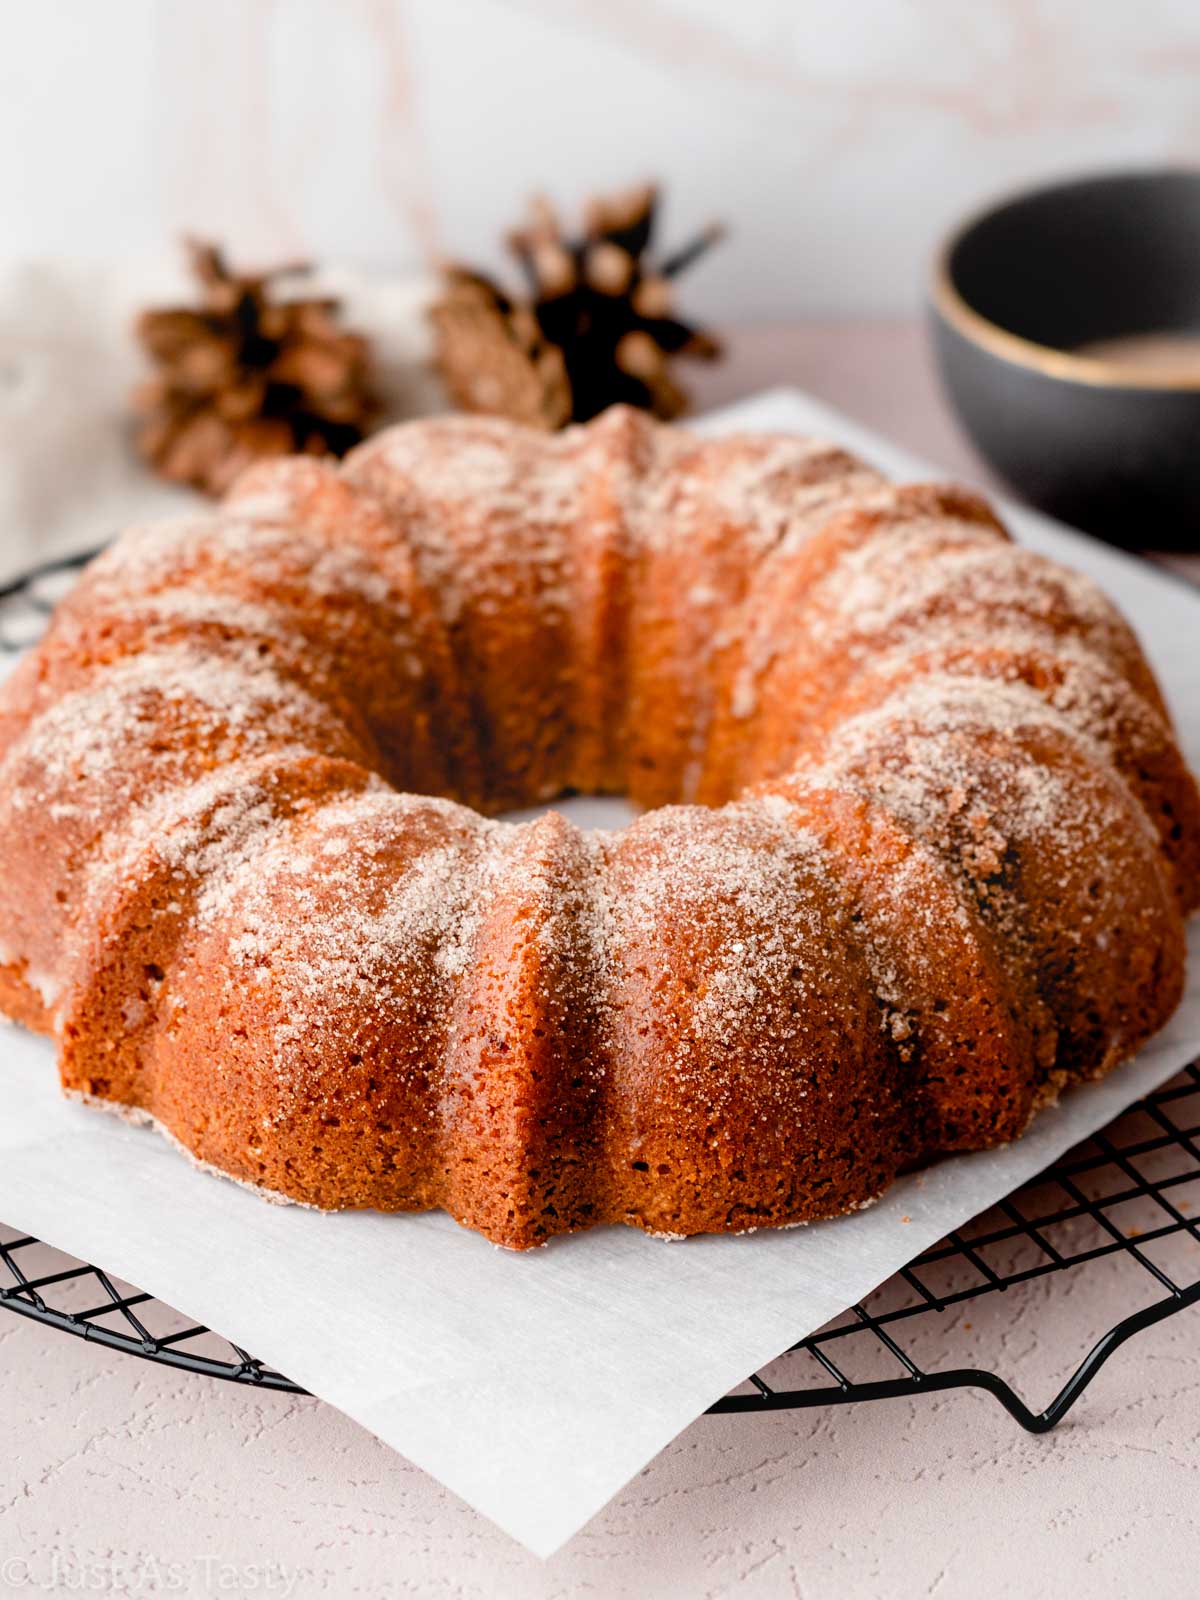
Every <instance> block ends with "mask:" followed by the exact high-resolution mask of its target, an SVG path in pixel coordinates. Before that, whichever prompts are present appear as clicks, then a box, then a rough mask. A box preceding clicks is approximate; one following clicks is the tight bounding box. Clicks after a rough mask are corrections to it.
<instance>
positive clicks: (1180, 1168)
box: [0, 561, 1200, 1433]
mask: <svg viewBox="0 0 1200 1600" xmlns="http://www.w3.org/2000/svg"><path fill="white" fill-rule="evenodd" d="M78 565H79V562H78V561H63V562H59V563H56V564H54V565H52V566H49V567H43V568H41V569H39V570H38V571H37V572H36V573H32V574H30V575H29V576H28V577H27V578H25V579H22V580H21V581H19V582H17V583H13V584H10V585H8V586H7V587H5V588H0V670H3V667H4V666H5V664H6V658H7V660H8V661H11V659H12V658H13V657H14V656H15V655H17V654H19V653H20V652H21V651H22V650H24V649H26V648H27V647H28V646H29V645H31V644H33V643H34V642H35V641H36V640H37V638H38V637H39V635H40V634H41V631H42V629H43V628H44V627H45V623H46V617H47V615H48V613H49V611H50V610H51V609H52V607H53V605H54V603H55V602H56V601H57V600H58V599H59V598H60V597H61V595H62V593H63V592H64V591H65V590H66V589H67V588H68V587H69V586H70V584H71V582H72V580H73V576H74V570H75V568H76V567H77V566H78ZM1084 1273H1087V1274H1089V1275H1103V1276H1102V1281H1101V1282H1100V1283H1099V1285H1098V1287H1099V1288H1100V1289H1101V1291H1102V1293H1101V1295H1100V1296H1099V1297H1098V1298H1099V1300H1100V1302H1101V1303H1103V1304H1105V1305H1107V1306H1109V1307H1110V1308H1111V1310H1112V1311H1113V1312H1117V1313H1119V1315H1118V1316H1117V1320H1115V1321H1114V1322H1112V1323H1111V1325H1109V1326H1107V1327H1106V1328H1096V1327H1092V1328H1086V1327H1085V1328H1083V1329H1081V1330H1080V1329H1076V1330H1075V1335H1074V1337H1077V1340H1078V1342H1077V1343H1072V1338H1073V1335H1072V1334H1071V1333H1070V1332H1069V1331H1067V1330H1066V1329H1065V1328H1063V1327H1062V1326H1061V1324H1062V1323H1064V1322H1066V1321H1069V1320H1070V1319H1069V1318H1066V1317H1063V1316H1060V1317H1059V1319H1058V1322H1059V1324H1060V1326H1057V1327H1056V1329H1055V1334H1054V1337H1053V1339H1046V1338H1042V1339H1041V1340H1039V1341H1037V1343H1038V1348H1039V1350H1040V1352H1041V1355H1042V1358H1043V1360H1042V1365H1043V1366H1045V1367H1046V1370H1045V1371H1044V1372H1040V1373H1039V1374H1037V1376H1038V1377H1039V1378H1040V1380H1041V1381H1048V1380H1049V1381H1052V1382H1053V1383H1054V1385H1055V1387H1056V1392H1055V1394H1054V1398H1053V1399H1052V1400H1051V1401H1050V1403H1049V1404H1048V1405H1047V1406H1045V1407H1044V1408H1043V1409H1042V1410H1040V1411H1035V1410H1033V1409H1032V1407H1031V1406H1030V1405H1029V1404H1028V1403H1027V1402H1026V1401H1025V1400H1024V1399H1022V1397H1021V1396H1020V1395H1019V1394H1018V1393H1017V1391H1016V1389H1015V1388H1014V1387H1013V1386H1012V1384H1011V1383H1010V1382H1009V1380H1008V1378H1006V1377H1004V1376H1002V1375H1001V1372H1000V1371H998V1370H993V1368H992V1367H991V1366H984V1365H981V1364H980V1361H981V1358H984V1359H990V1358H992V1357H993V1356H995V1355H996V1354H997V1351H998V1354H999V1356H1000V1357H1001V1358H1004V1356H1005V1353H1006V1347H1007V1346H1008V1345H1009V1343H1010V1342H1011V1340H1010V1339H1009V1335H1010V1334H1011V1332H1012V1329H1013V1327H1014V1326H1015V1325H1016V1324H1017V1323H1019V1322H1020V1321H1021V1319H1022V1318H1026V1317H1028V1316H1029V1315H1031V1314H1032V1315H1033V1316H1034V1318H1035V1319H1039V1318H1041V1321H1042V1331H1043V1332H1044V1318H1042V1317H1041V1314H1042V1312H1043V1311H1044V1310H1045V1308H1046V1296H1043V1297H1042V1298H1040V1299H1039V1298H1038V1293H1039V1290H1040V1289H1042V1288H1045V1290H1046V1294H1047V1295H1050V1294H1052V1295H1053V1298H1054V1299H1055V1300H1056V1301H1058V1302H1059V1303H1060V1308H1061V1305H1062V1304H1064V1303H1069V1302H1070V1300H1071V1291H1072V1290H1073V1289H1074V1288H1076V1287H1078V1286H1079V1285H1080V1283H1081V1278H1080V1274H1084ZM1002 1297H1004V1298H1003V1299H1002ZM1197 1301H1200V1061H1198V1062H1196V1063H1194V1064H1193V1065H1192V1066H1190V1067H1188V1068H1186V1069H1185V1071H1184V1072H1182V1073H1181V1074H1180V1075H1179V1076H1178V1077H1177V1078H1175V1079H1174V1080H1173V1081H1172V1082H1171V1083H1169V1084H1168V1085H1167V1086H1166V1087H1165V1088H1162V1089H1159V1090H1158V1091H1156V1092H1155V1093H1154V1094H1151V1095H1148V1096H1147V1097H1146V1098H1145V1099H1144V1100H1141V1101H1139V1102H1138V1103H1137V1105H1135V1106H1133V1107H1132V1108H1131V1109H1130V1110H1129V1111H1127V1112H1125V1113H1124V1115H1123V1116H1121V1117H1120V1118H1119V1119H1118V1120H1117V1122H1115V1123H1114V1124H1113V1125H1112V1126H1111V1127H1110V1128H1108V1129H1107V1130H1106V1131H1105V1132H1103V1133H1099V1134H1096V1135H1095V1136H1094V1137H1093V1138H1091V1139H1090V1140H1088V1141H1087V1142H1086V1143H1085V1144H1083V1145H1081V1146H1080V1147H1079V1148H1077V1149H1076V1150H1073V1151H1071V1152H1070V1153H1069V1154H1068V1155H1066V1156H1064V1157H1063V1158H1062V1159H1061V1160H1060V1161H1058V1162H1056V1163H1055V1164H1054V1165H1053V1166H1052V1167H1050V1168H1049V1169H1048V1170H1047V1171H1046V1172H1044V1173H1043V1174H1042V1175H1041V1177H1039V1178H1037V1179H1035V1180H1034V1181H1033V1182H1032V1183H1029V1184H1027V1185H1025V1187H1023V1188H1022V1189H1019V1190H1017V1191H1016V1192H1015V1193H1014V1194H1012V1195H1011V1196H1010V1197H1009V1198H1008V1199H1007V1200H1004V1201H1002V1202H1001V1203H1000V1205H998V1206H996V1207H994V1208H993V1209H992V1210H991V1211H988V1212H985V1213H984V1214H983V1215H982V1216H980V1217H977V1218H976V1219H975V1221H974V1222H972V1223H971V1224H969V1225H968V1226H967V1227H965V1228H963V1229H962V1230H960V1231H957V1232H955V1233H951V1234H950V1235H948V1237H947V1238H945V1239H944V1240H942V1241H941V1243H940V1244H937V1245H935V1246H934V1247H933V1249H931V1250H927V1251H926V1252H925V1253H924V1254H923V1255H920V1256H917V1257H916V1258H915V1259H914V1260H913V1261H912V1262H911V1263H910V1264H909V1265H908V1266H907V1267H905V1268H904V1269H903V1270H902V1271H901V1272H899V1273H897V1274H896V1275H895V1276H894V1277H893V1278H890V1279H889V1280H888V1282H887V1283H885V1284H883V1285H882V1286H881V1287H880V1288H879V1289H877V1290H876V1291H875V1292H874V1294H872V1295H869V1296H868V1297H867V1299H866V1300H865V1301H864V1302H863V1303H862V1304H861V1305H856V1306H852V1307H851V1308H850V1310H849V1311H847V1312H846V1313H845V1314H844V1315H843V1316H840V1317H838V1318H837V1319H836V1320H835V1321H834V1322H832V1323H830V1324H829V1325H828V1326H827V1327H824V1328H822V1329H820V1330H819V1331H818V1332H817V1333H814V1334H812V1335H810V1336H809V1337H808V1338H806V1339H802V1340H800V1342H799V1343H798V1344H796V1345H794V1346H793V1347H792V1348H791V1349H790V1350H789V1351H787V1352H786V1354H785V1355H783V1356H781V1357H780V1358H779V1359H778V1360H777V1361H774V1362H772V1363H771V1364H770V1365H769V1366H768V1367H766V1368H764V1369H763V1371H761V1372H758V1373H755V1374H754V1375H753V1376H752V1377H750V1378H748V1379H747V1380H746V1382H745V1383H744V1384H740V1385H739V1386H738V1388H737V1389H736V1390H735V1391H734V1392H733V1393H732V1394H729V1395H726V1396H725V1398H724V1399H723V1400H719V1401H717V1403H716V1404H715V1405H714V1406H711V1407H710V1408H709V1409H710V1411H712V1412H717V1413H720V1412H724V1413H729V1412H734V1413H743V1414H747V1413H755V1412H764V1411H783V1410H791V1409H796V1408H799V1407H807V1406H827V1405H845V1404H850V1403H853V1402H858V1401H864V1400H881V1399H896V1398H899V1397H902V1396H906V1395H908V1396H912V1395H920V1394H929V1393H936V1392H940V1391H944V1390H948V1389H971V1388H973V1389H982V1390H984V1391H985V1392H987V1393H989V1394H991V1395H992V1396H994V1397H995V1399H997V1400H998V1401H999V1402H1000V1404H1001V1405H1003V1406H1004V1408H1005V1409H1006V1410H1007V1411H1008V1412H1009V1413H1010V1414H1011V1415H1012V1416H1013V1417H1014V1418H1015V1419H1016V1420H1017V1422H1019V1423H1020V1424H1021V1426H1022V1427H1023V1428H1027V1429H1028V1430H1029V1431H1030V1432H1033V1433H1043V1432H1045V1431H1047V1430H1048V1429H1050V1428H1053V1427H1054V1426H1055V1424H1056V1423H1058V1422H1060V1421H1061V1420H1062V1418H1063V1417H1064V1416H1065V1415H1066V1414H1067V1412H1068V1411H1069V1410H1070V1409H1071V1407H1072V1406H1073V1405H1074V1404H1075V1402H1076V1401H1077V1400H1078V1399H1079V1397H1080V1395H1081V1394H1082V1393H1083V1392H1084V1390H1085V1389H1086V1388H1087V1387H1088V1385H1089V1384H1090V1383H1091V1382H1092V1380H1093V1378H1095V1376H1096V1374H1097V1373H1098V1372H1099V1371H1100V1369H1101V1368H1102V1367H1103V1366H1104V1364H1105V1362H1106V1361H1107V1360H1108V1359H1109V1357H1110V1356H1111V1355H1113V1354H1114V1352H1115V1351H1117V1350H1118V1349H1119V1348H1120V1347H1121V1345H1123V1344H1124V1343H1125V1341H1126V1340H1127V1339H1129V1338H1131V1337H1132V1336H1133V1335H1134V1334H1136V1333H1139V1332H1141V1331H1142V1330H1144V1329H1146V1328H1149V1327H1151V1326H1153V1325H1154V1324H1155V1323H1157V1322H1161V1321H1163V1320H1164V1318H1166V1317H1169V1316H1172V1315H1173V1314H1174V1313H1175V1312H1177V1311H1181V1310H1183V1309H1184V1308H1185V1307H1187V1306H1190V1305H1193V1304H1195V1303H1196V1302H1197ZM0 1306H3V1307H5V1308H7V1309H8V1310H9V1311H13V1312H15V1313H16V1314H17V1315H19V1316H23V1317H27V1318H30V1319H32V1320H33V1321H35V1322H40V1323H42V1324H44V1325H46V1326H47V1327H51V1328H57V1329H59V1330H61V1331H62V1332H64V1333H70V1334H74V1335H76V1336H78V1337H79V1338H83V1339H88V1340H90V1341H91V1342H92V1343H94V1344H99V1345H103V1346H105V1347H106V1348H108V1349H111V1350H119V1351H123V1352H124V1353H126V1354H128V1355H134V1356H139V1357H142V1358H143V1359H145V1360H148V1361H155V1362H159V1363H160V1364H162V1365H165V1366H170V1367H175V1368H178V1369H180V1370H182V1371H186V1372H193V1373H199V1374H202V1375H204V1376H207V1377H212V1378H224V1379H228V1380H230V1381H232V1382H234V1383H241V1384H251V1385H254V1386H255V1387H257V1388H260V1389H275V1390H282V1391H285V1392H288V1393H292V1394H302V1393H304V1390H303V1389H302V1388H301V1387H300V1385H298V1384H295V1383H292V1382H291V1381H290V1380H289V1379H288V1378H287V1377H285V1376H284V1375H283V1374H282V1373H280V1372H276V1371H275V1370H274V1369H273V1368H271V1367H268V1366H265V1365H264V1364H263V1363H262V1362H260V1361H257V1360H255V1359H254V1357H253V1356H252V1355H251V1354H250V1353H249V1352H248V1351H246V1350H243V1349H241V1348H240V1347H239V1346H237V1345H235V1344H232V1343H230V1342H229V1341H228V1340H226V1339H223V1338H221V1337H220V1336H219V1335H217V1334H215V1333H213V1332H212V1331H211V1330H210V1329H208V1328H203V1327H199V1326H197V1325H196V1324H194V1323H191V1322H189V1321H188V1320H187V1319H186V1318H184V1317H182V1316H180V1315H179V1313H177V1312H174V1311H172V1310H171V1309H170V1308H169V1307H167V1306H165V1305H163V1304H162V1302H161V1301H158V1300H155V1299H154V1298H153V1296H151V1295H148V1294H144V1293H142V1292H141V1291H140V1290H138V1289H136V1288H134V1287H133V1286H131V1285H128V1284H125V1283H122V1282H120V1281H119V1280H118V1279H116V1278H114V1277H113V1276H112V1275H111V1274H109V1273H107V1272H105V1271H103V1270H102V1269H101V1268H100V1267H96V1266H91V1265H88V1264H86V1263H84V1262H80V1261H77V1260H74V1259H72V1258H70V1257H67V1256H64V1255H62V1254H61V1253H60V1252H58V1251H56V1250H53V1249H51V1247H49V1246H48V1245H45V1244H43V1243H41V1242H40V1241H39V1240H37V1239H34V1238H32V1237H30V1236H29V1235H27V1234H17V1233H15V1232H14V1231H13V1230H12V1229H6V1228H4V1227H3V1226H2V1225H0ZM968 1311H969V1312H970V1314H971V1316H970V1320H968V1318H967V1315H966V1313H967V1312H968ZM1104 1320H1105V1322H1107V1321H1108V1315H1106V1316H1105V1319H1104ZM1089 1341H1091V1342H1090V1347H1089ZM959 1357H961V1360H960V1359H957V1358H959ZM1010 1359H1011V1357H1010ZM1047 1359H1048V1363H1049V1364H1048V1366H1047V1365H1046V1362H1047ZM1017 1360H1018V1361H1019V1362H1020V1363H1021V1364H1022V1366H1023V1368H1024V1366H1025V1365H1026V1364H1027V1363H1026V1362H1025V1359H1024V1356H1023V1355H1022V1354H1021V1353H1019V1354H1018V1356H1017ZM1000 1364H1002V1359H1001V1360H998V1361H997V1365H1000Z"/></svg>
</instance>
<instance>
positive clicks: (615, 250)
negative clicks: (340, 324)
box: [431, 184, 722, 429]
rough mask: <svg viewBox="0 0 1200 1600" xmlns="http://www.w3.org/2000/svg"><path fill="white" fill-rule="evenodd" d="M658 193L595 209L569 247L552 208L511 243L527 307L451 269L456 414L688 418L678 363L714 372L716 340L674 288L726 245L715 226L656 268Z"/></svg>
mask: <svg viewBox="0 0 1200 1600" xmlns="http://www.w3.org/2000/svg"><path fill="white" fill-rule="evenodd" d="M657 203H658V191H657V190H656V188H655V187H654V186H653V185H652V184H645V185H643V186H642V187H640V188H638V189H634V190H630V191H629V192H627V193H625V194H621V195H615V196H610V197H608V198H597V199H594V200H593V201H592V202H591V203H590V204H589V206H588V207H587V210H586V213H585V217H584V234H583V237H582V238H580V239H576V240H570V239H568V238H567V237H566V236H565V235H564V233H563V230H562V228H561V226H560V224H559V220H558V218H557V216H556V215H555V213H554V211H553V210H552V209H551V207H550V206H549V204H548V203H547V202H546V201H545V200H535V201H534V202H533V205H532V207H531V215H530V220H529V222H528V223H527V224H526V226H525V227H523V228H520V229H517V230H516V231H514V232H513V233H512V234H511V235H510V236H509V239H508V246H509V249H510V250H511V251H512V253H513V255H514V256H515V257H516V259H517V260H518V262H519V263H520V265H521V267H522V269H523V271H524V274H525V278H526V280H527V283H528V285H529V298H528V300H525V301H522V300H520V299H516V298H514V297H510V296H509V295H507V294H506V293H505V292H504V290H503V289H501V288H500V287H499V286H498V285H497V284H495V283H493V282H492V281H491V280H490V279H488V278H486V277H484V276H482V275H481V274H479V273H477V272H473V271H469V270H468V269H466V268H463V267H454V266H451V267H448V268H447V269H446V270H445V273H444V275H443V286H442V293H441V297H440V299H439V300H438V302H437V303H436V304H435V305H434V307H433V308H432V311H431V316H432V319H433V325H434V332H435V339H436V356H435V359H436V362H437V366H438V369H439V371H440V373H441V375H442V379H443V381H444V382H445V384H446V387H447V389H448V390H449V393H450V397H451V399H452V400H453V401H454V403H455V404H456V405H458V406H460V407H461V408H462V409H463V410H466V411H492V412H498V413H501V414H502V415H504V416H509V417H514V418H516V419H517V420H519V421H522V422H532V423H535V424H537V425H538V426H540V427H543V428H549V429H553V428H560V427H562V426H563V425H564V424H565V423H567V422H585V421H586V420H587V419H588V418H589V417H594V416H595V415H596V414H597V413H598V412H600V411H603V410H605V408H606V407H608V406H610V405H615V404H617V403H619V402H624V403H625V404H627V405H633V406H640V407H642V408H644V409H645V410H648V411H652V412H653V413H654V414H655V415H656V416H659V417H662V418H664V419H670V418H671V417H676V416H678V415H679V414H680V412H682V411H683V410H685V409H686V406H687V395H686V394H685V393H684V391H683V390H682V389H681V388H679V386H678V385H677V384H676V383H675V382H674V380H673V379H672V377H671V375H670V372H669V370H668V365H669V362H670V360H671V358H672V357H674V356H695V357H700V358H702V359H706V360H711V359H713V358H714V357H716V356H717V355H719V354H720V348H719V346H718V344H717V342H716V340H715V339H713V338H712V337H711V336H710V335H708V334H706V333H702V332H700V331H699V330H698V329H696V328H694V327H692V326H690V325H689V324H688V323H685V322H682V321H680V320H679V319H678V318H677V317H676V316H675V315H674V314H673V289H672V284H671V280H672V279H673V278H674V277H675V276H676V275H677V274H678V273H680V272H682V271H683V270H684V268H686V267H687V266H689V265H690V264H691V263H692V262H693V261H695V260H696V258H697V257H698V256H699V255H701V254H702V253H703V252H704V251H705V250H706V249H708V248H709V246H710V245H712V244H714V243H715V242H716V241H717V240H718V239H719V238H720V237H721V236H722V229H720V228H719V227H717V226H712V227H709V228H707V229H705V231H704V232H703V233H702V234H701V235H700V236H699V237H698V238H697V239H696V240H694V241H693V242H692V243H691V244H690V245H688V246H687V247H686V248H685V249H683V250H680V251H677V252H676V254H675V255H673V256H671V257H669V258H668V259H667V260H665V261H662V262H660V263H659V264H658V265H657V266H651V265H650V264H649V263H648V262H647V261H646V260H645V259H644V258H645V256H646V252H647V250H648V249H649V246H650V241H651V237H652V235H653V231H654V219H655V211H656V208H657Z"/></svg>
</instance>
